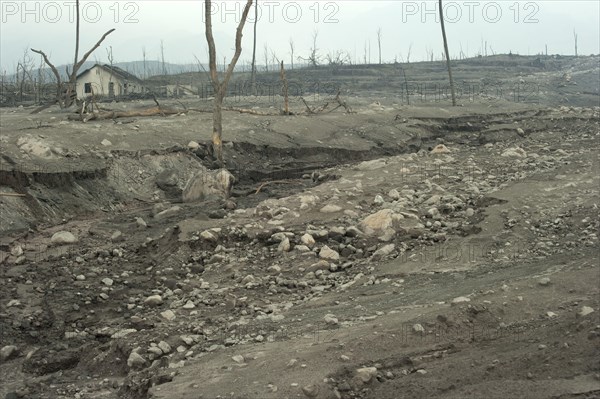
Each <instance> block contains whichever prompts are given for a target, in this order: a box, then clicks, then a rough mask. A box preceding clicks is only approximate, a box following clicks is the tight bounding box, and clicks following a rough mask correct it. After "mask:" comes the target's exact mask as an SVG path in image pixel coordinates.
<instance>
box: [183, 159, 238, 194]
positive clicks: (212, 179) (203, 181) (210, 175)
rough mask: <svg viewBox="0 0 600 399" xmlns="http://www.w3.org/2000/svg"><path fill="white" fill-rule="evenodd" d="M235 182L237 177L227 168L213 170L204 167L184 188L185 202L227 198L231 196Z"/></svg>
mask: <svg viewBox="0 0 600 399" xmlns="http://www.w3.org/2000/svg"><path fill="white" fill-rule="evenodd" d="M234 182H235V177H234V176H233V175H232V174H231V173H230V172H229V171H227V170H226V169H219V170H218V171H211V170H208V169H205V168H203V167H202V168H201V170H199V171H198V172H197V173H196V174H195V175H194V176H192V178H191V179H190V180H189V181H188V182H187V184H186V186H185V188H184V189H183V193H182V199H183V202H194V201H202V200H207V199H227V198H229V197H230V196H231V189H232V188H233V183H234Z"/></svg>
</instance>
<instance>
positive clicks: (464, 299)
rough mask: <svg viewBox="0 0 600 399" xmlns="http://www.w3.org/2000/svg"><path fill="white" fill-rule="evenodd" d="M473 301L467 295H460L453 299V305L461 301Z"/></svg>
mask: <svg viewBox="0 0 600 399" xmlns="http://www.w3.org/2000/svg"><path fill="white" fill-rule="evenodd" d="M465 302H471V298H468V297H466V296H459V297H456V298H454V299H453V300H452V305H457V304H459V303H465Z"/></svg>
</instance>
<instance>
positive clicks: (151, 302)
mask: <svg viewBox="0 0 600 399" xmlns="http://www.w3.org/2000/svg"><path fill="white" fill-rule="evenodd" d="M162 302H163V300H162V297H161V296H160V295H151V296H149V297H148V298H146V299H145V300H144V305H146V306H158V305H160V304H162Z"/></svg>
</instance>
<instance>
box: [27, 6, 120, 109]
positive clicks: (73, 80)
mask: <svg viewBox="0 0 600 399" xmlns="http://www.w3.org/2000/svg"><path fill="white" fill-rule="evenodd" d="M75 9H76V11H77V15H76V16H77V19H76V25H75V59H74V62H73V69H72V70H71V72H70V73H69V74H68V75H69V76H68V77H69V80H68V84H67V87H66V92H65V94H64V96H63V93H62V88H63V87H62V86H63V85H62V81H61V79H60V74H59V73H58V71H57V69H56V67H55V66H54V65H53V64H52V63H51V62H50V60H49V59H48V56H47V55H46V54H45V53H44V52H43V51H41V50H34V49H31V51H33V52H34V53H37V54H40V55H41V56H42V57H43V58H44V62H45V63H46V64H47V65H48V66H49V67H50V69H51V70H52V73H53V74H54V76H55V77H56V82H57V85H58V87H57V96H56V99H57V101H58V104H59V105H60V107H61V108H68V107H70V106H71V105H72V104H73V99H72V96H71V94H72V91H73V88H74V87H75V85H76V84H77V72H78V71H79V68H81V66H82V65H83V64H84V63H85V62H86V61H87V59H88V58H89V56H90V55H92V53H93V52H94V51H95V50H96V49H97V48H98V47H100V44H102V42H103V41H104V39H106V37H107V36H108V35H110V34H111V33H113V32H114V31H115V29H111V30H109V31H107V32H106V33H105V34H104V35H102V37H101V38H100V40H98V41H97V42H96V44H95V45H94V46H93V47H92V48H91V49H90V50H89V51H88V52H87V53H85V54H84V55H83V57H82V58H81V59H80V60H78V58H79V22H80V15H79V0H76V2H75Z"/></svg>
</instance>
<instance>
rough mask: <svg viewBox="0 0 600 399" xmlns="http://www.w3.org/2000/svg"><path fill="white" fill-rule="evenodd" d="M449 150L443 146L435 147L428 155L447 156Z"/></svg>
mask: <svg viewBox="0 0 600 399" xmlns="http://www.w3.org/2000/svg"><path fill="white" fill-rule="evenodd" d="M449 153H450V150H449V149H448V147H446V146H445V145H443V144H438V145H436V146H435V147H434V148H433V149H432V150H431V151H430V154H449Z"/></svg>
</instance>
